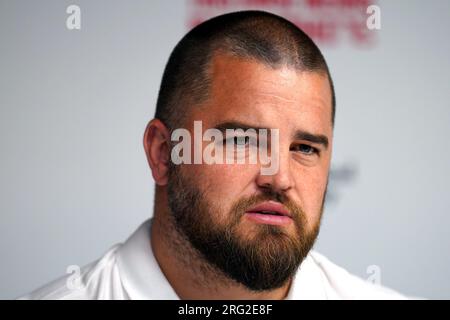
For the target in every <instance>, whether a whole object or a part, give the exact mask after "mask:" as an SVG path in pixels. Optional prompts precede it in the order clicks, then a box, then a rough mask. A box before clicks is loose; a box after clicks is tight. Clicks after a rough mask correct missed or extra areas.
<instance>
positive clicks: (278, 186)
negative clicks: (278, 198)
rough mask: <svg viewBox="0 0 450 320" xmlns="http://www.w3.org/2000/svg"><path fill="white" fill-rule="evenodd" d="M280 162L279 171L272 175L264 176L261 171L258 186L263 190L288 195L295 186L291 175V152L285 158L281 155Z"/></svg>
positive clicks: (257, 180) (257, 179) (257, 181)
mask: <svg viewBox="0 0 450 320" xmlns="http://www.w3.org/2000/svg"><path fill="white" fill-rule="evenodd" d="M278 161H279V165H278V170H277V171H275V173H274V174H271V175H263V174H261V171H260V172H259V174H258V176H257V178H256V184H257V185H258V187H260V188H262V189H266V190H267V189H271V190H272V191H275V192H279V193H286V192H287V191H289V190H290V189H292V188H293V187H294V186H295V180H294V178H293V176H292V174H291V168H290V159H289V151H287V155H284V156H282V155H281V154H279V160H278Z"/></svg>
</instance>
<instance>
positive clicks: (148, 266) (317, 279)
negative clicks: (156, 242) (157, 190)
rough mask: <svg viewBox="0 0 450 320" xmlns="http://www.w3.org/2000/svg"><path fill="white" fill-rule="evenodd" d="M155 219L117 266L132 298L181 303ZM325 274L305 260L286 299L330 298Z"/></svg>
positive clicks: (145, 225)
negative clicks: (162, 261) (154, 235)
mask: <svg viewBox="0 0 450 320" xmlns="http://www.w3.org/2000/svg"><path fill="white" fill-rule="evenodd" d="M151 223H152V219H149V220H147V221H146V222H144V223H143V224H142V225H141V226H140V227H139V228H138V229H137V230H136V231H135V232H134V233H133V234H132V235H131V236H130V237H129V238H128V239H127V240H126V241H125V243H124V244H123V245H122V246H121V247H120V249H119V251H118V256H117V263H118V267H119V272H120V275H121V280H122V283H123V286H124V288H125V291H126V293H127V294H128V296H129V298H130V299H133V300H143V299H160V300H177V299H179V297H178V296H177V294H176V293H175V291H174V290H173V288H172V286H171V285H170V283H169V281H168V280H167V279H166V277H165V275H164V274H163V272H162V270H161V268H160V267H159V264H158V262H157V261H156V259H155V256H154V254H153V251H152V247H151V238H150V229H151ZM323 277H324V276H323V274H322V273H321V272H320V268H318V266H317V265H316V263H315V262H314V259H313V258H312V257H311V254H308V255H307V257H306V258H305V259H304V260H303V262H302V264H301V265H300V267H299V269H298V271H297V273H296V275H295V276H294V279H293V281H292V284H291V287H290V289H289V292H288V294H287V296H286V298H285V299H286V300H308V299H326V298H327V295H326V291H325V288H324V285H323V283H324V279H323Z"/></svg>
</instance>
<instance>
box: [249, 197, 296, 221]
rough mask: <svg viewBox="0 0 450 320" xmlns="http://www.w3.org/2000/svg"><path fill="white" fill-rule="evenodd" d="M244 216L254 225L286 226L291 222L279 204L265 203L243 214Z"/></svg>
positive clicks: (289, 216) (290, 218) (284, 209)
mask: <svg viewBox="0 0 450 320" xmlns="http://www.w3.org/2000/svg"><path fill="white" fill-rule="evenodd" d="M245 216H246V217H247V218H249V219H250V220H252V221H253V222H256V223H262V224H271V225H286V224H289V223H291V222H292V216H291V213H290V212H289V210H287V209H286V208H285V207H284V206H283V205H282V204H281V203H279V202H275V201H266V202H263V203H260V204H258V205H256V206H254V207H252V208H250V209H249V210H247V211H246V212H245Z"/></svg>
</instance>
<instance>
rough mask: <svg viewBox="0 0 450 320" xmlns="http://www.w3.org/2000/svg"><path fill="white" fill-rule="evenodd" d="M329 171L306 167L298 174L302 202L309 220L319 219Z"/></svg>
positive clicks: (297, 183) (297, 179) (298, 190)
mask: <svg viewBox="0 0 450 320" xmlns="http://www.w3.org/2000/svg"><path fill="white" fill-rule="evenodd" d="M327 172H328V171H326V172H325V171H324V170H317V169H311V168H305V169H302V170H299V171H298V174H297V175H296V187H297V192H298V194H299V197H300V202H299V203H300V204H301V206H302V208H303V210H305V213H306V215H307V217H308V219H309V220H311V221H317V220H318V219H319V216H320V209H321V207H322V201H323V196H324V192H325V188H326V184H327V176H328V174H327Z"/></svg>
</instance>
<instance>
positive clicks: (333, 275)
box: [309, 251, 408, 300]
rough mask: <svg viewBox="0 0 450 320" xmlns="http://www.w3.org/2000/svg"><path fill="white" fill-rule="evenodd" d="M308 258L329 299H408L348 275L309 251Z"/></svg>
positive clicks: (325, 259)
mask: <svg viewBox="0 0 450 320" xmlns="http://www.w3.org/2000/svg"><path fill="white" fill-rule="evenodd" d="M309 256H310V257H311V260H312V261H313V263H314V264H315V266H316V267H317V268H318V269H319V272H320V273H321V275H322V279H323V283H324V287H325V292H326V294H327V297H328V298H329V299H361V300H364V299H371V300H393V299H396V300H398V299H408V297H406V296H404V295H402V294H400V293H398V292H396V291H394V290H392V289H389V288H386V287H384V286H382V285H379V284H375V283H372V282H369V281H366V280H363V279H361V278H360V277H357V276H355V275H353V274H351V273H349V272H348V271H347V270H345V269H344V268H342V267H340V266H338V265H336V264H335V263H333V262H331V261H330V260H329V259H328V258H326V257H325V256H323V255H322V254H320V253H318V252H316V251H311V252H310V254H309Z"/></svg>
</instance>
